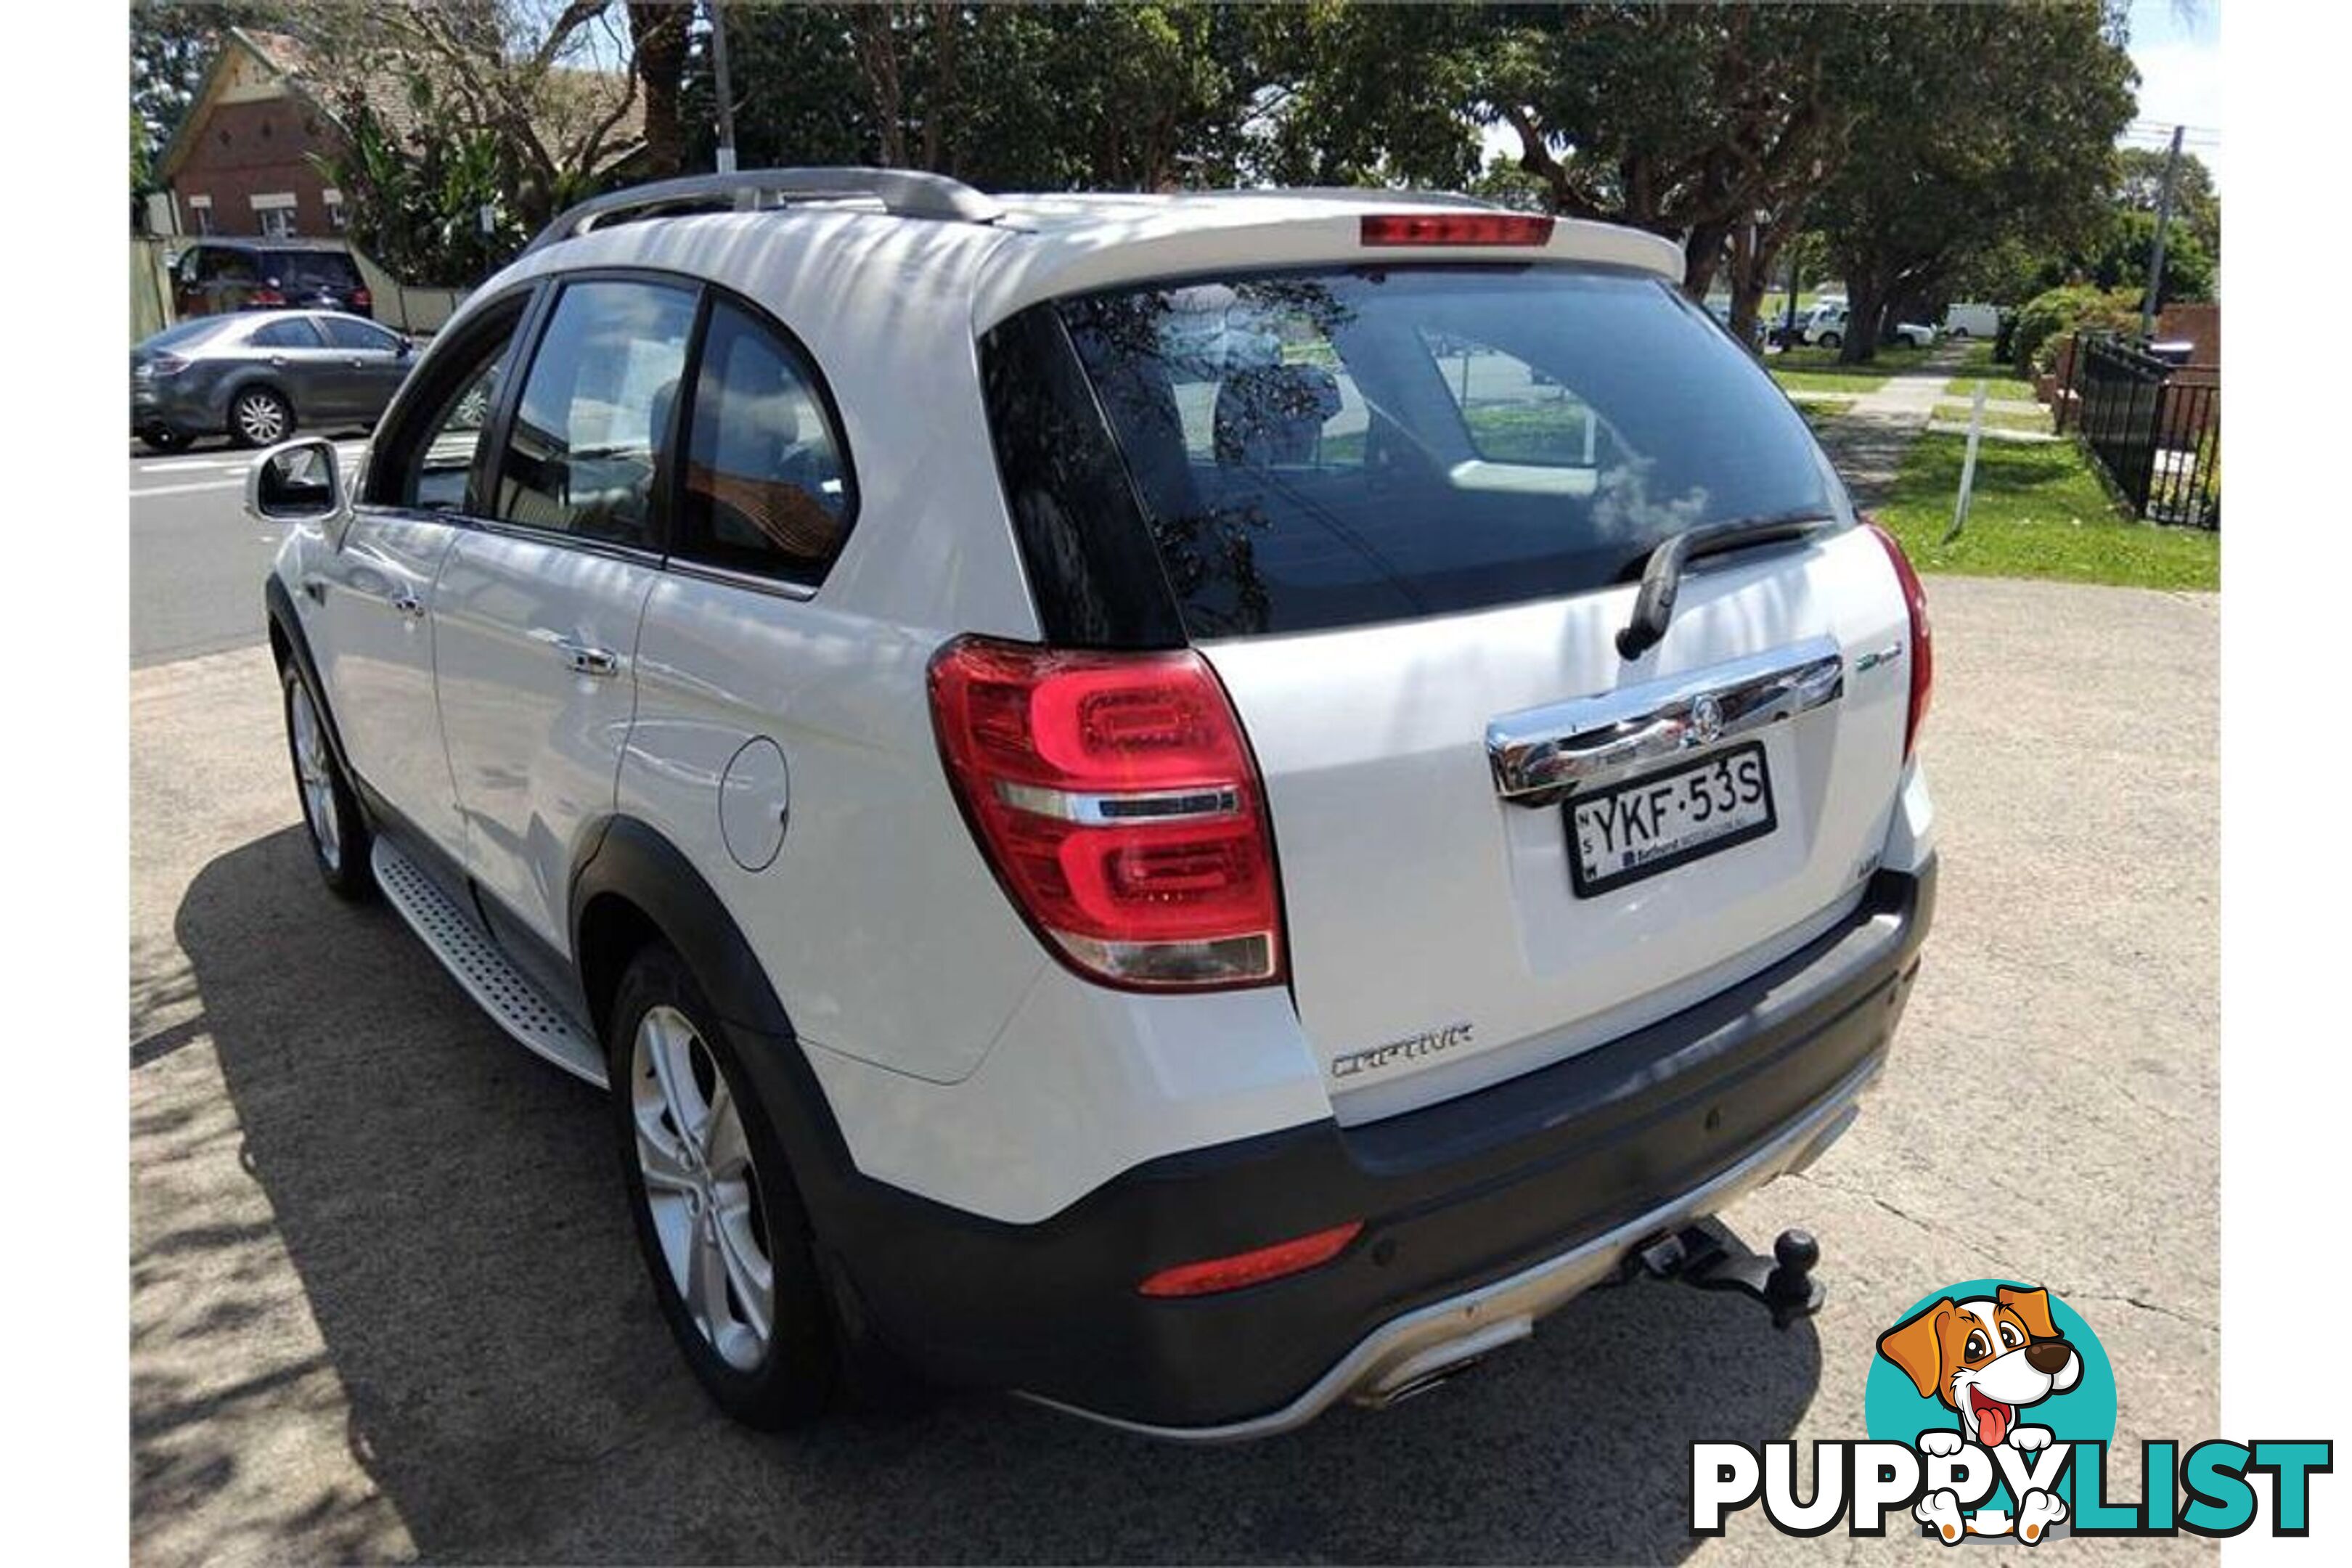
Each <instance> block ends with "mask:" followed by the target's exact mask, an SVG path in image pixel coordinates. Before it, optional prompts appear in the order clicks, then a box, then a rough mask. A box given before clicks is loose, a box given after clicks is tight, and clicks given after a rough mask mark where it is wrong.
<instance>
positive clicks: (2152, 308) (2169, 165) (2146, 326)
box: [2139, 125, 2186, 346]
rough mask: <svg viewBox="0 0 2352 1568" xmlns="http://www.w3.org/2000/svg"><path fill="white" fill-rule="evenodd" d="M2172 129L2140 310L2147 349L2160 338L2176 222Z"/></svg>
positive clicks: (2176, 149) (2176, 157)
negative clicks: (2167, 238) (2160, 305)
mask: <svg viewBox="0 0 2352 1568" xmlns="http://www.w3.org/2000/svg"><path fill="white" fill-rule="evenodd" d="M2184 129H2186V127H2183V126H2179V125H2176V126H2174V127H2173V128H2172V151H2171V152H2170V153H2167V154H2165V159H2164V190H2163V193H2162V194H2161V195H2158V197H2157V198H2156V247H2155V249H2154V250H2153V251H2152V252H2151V253H2150V255H2149V256H2148V258H2147V300H2145V301H2143V302H2142V303H2141V305H2140V308H2139V341H2140V342H2141V344H2142V345H2143V346H2144V345H2146V344H2147V342H2148V341H2149V340H2150V339H2152V338H2154V337H2155V336H2156V297H2157V294H2158V292H2159V291H2160V290H2161V289H2163V288H2164V231H2165V229H2166V228H2167V227H2168V226H2169V225H2170V224H2171V222H2172V180H2173V176H2174V175H2176V174H2179V172H2180V132H2182V131H2183V130H2184Z"/></svg>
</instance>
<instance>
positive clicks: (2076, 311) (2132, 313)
mask: <svg viewBox="0 0 2352 1568" xmlns="http://www.w3.org/2000/svg"><path fill="white" fill-rule="evenodd" d="M2139 296H2140V291H2139V290H2138V289H2112V290H2110V289H2098V288H2095V287H2093V286H2092V285H2090V284H2088V283H2074V284H2069V285H2068V286H2067V287H2065V288H2063V289H2050V290H2049V291H2048V292H2046V293H2042V294H2036V295H2035V296H2034V297H2033V298H2032V299H2031V300H2027V301H2026V302H2025V305H2024V307H2023V308H2022V309H2021V310H2019V311H2018V312H2017V331H2016V334H2015V336H2014V337H2013V338H2012V340H2011V354H2012V355H2013V356H2014V360H2013V363H2016V364H2017V365H2018V366H2019V367H2020V368H2021V369H2025V370H2028V371H2030V372H2031V373H2032V374H2035V375H2041V374H2045V373H2046V372H2047V371H2048V370H2049V369H2050V363H2051V357H2052V356H2053V354H2055V353H2057V352H2058V345H2059V344H2060V343H2061V342H2064V341H2065V340H2066V339H2068V338H2070V337H2072V336H2073V335H2074V333H2076V332H2078V331H2116V332H2128V331H2136V330H2137V328H2138V326H2139Z"/></svg>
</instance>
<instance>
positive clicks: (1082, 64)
mask: <svg viewBox="0 0 2352 1568" xmlns="http://www.w3.org/2000/svg"><path fill="white" fill-rule="evenodd" d="M1255 36H1256V35H1255V30H1254V27H1253V25H1252V22H1251V19H1250V18H1249V17H1248V16H1245V15H1244V13H1242V12H1240V11H1237V10H1235V9H1234V8H1232V7H1226V6H1215V5H1055V6H1026V5H941V4H931V3H925V4H895V5H794V6H774V7H766V6H762V7H757V8H753V7H736V8H730V11H729V13H728V35H727V37H728V49H729V54H730V67H731V68H732V74H733V76H734V78H735V79H736V81H737V82H738V83H739V84H740V83H741V82H744V81H747V80H757V81H759V82H760V84H761V89H760V90H759V91H758V92H757V93H751V92H745V91H743V90H742V89H740V86H739V88H738V92H739V101H738V103H737V104H736V106H735V134H736V142H737V145H738V147H739V149H740V156H741V158H742V161H743V162H744V163H745V164H746V165H751V164H756V163H878V164H882V165H884V166H887V167H912V168H924V169H931V170H935V171H937V172H939V173H941V174H953V175H955V176H957V177H958V178H960V179H964V180H969V181H971V182H972V183H974V184H980V185H983V186H991V187H995V188H1000V189H1004V188H1011V189H1042V190H1058V189H1068V188H1072V187H1076V186H1093V187H1097V188H1102V189H1110V190H1119V189H1127V190H1157V189H1161V188H1164V187H1168V186H1172V185H1178V184H1200V183H1210V182H1213V183H1231V182H1232V180H1233V179H1234V175H1235V174H1236V172H1237V171H1238V168H1239V157H1240V152H1241V149H1242V146H1243V144H1244V129H1243V127H1244V121H1245V119H1246V118H1247V115H1248V112H1249V109H1250V93H1251V89H1253V88H1254V87H1255V85H1256V75H1255V67H1254V65H1253V64H1252V61H1253V59H1254V58H1255V55H1254V44H1253V40H1254V38H1255ZM711 90H712V89H711V84H710V82H709V75H708V68H707V61H705V60H703V59H701V58H699V57H698V58H695V59H694V60H692V61H690V62H689V65H688V80H687V88H686V100H687V119H688V125H689V127H690V131H689V141H690V143H691V147H692V153H693V155H694V156H696V157H697V158H698V159H699V158H701V157H702V156H703V155H704V154H705V153H706V151H707V147H708V136H707V132H705V131H704V129H703V127H704V125H705V124H707V122H708V121H709V119H710V117H711V116H710V113H709V110H711V108H712V107H713V106H712V104H711V101H710V97H709V94H710V92H711Z"/></svg>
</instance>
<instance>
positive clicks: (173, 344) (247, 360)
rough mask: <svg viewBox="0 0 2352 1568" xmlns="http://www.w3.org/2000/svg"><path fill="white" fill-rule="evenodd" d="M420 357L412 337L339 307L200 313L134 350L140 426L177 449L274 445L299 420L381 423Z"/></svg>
mask: <svg viewBox="0 0 2352 1568" xmlns="http://www.w3.org/2000/svg"><path fill="white" fill-rule="evenodd" d="M414 362H415V344H413V343H412V342H409V340H408V339H406V338H404V337H403V336H401V335H400V334H399V333H398V332H395V331H392V330H391V329H389V328H387V327H381V326H378V325H377V324H376V323H375V322H373V321H366V320H364V319H362V318H361V317H358V316H349V315H345V314H343V313H342V312H341V311H339V310H266V311H246V312H240V313H238V314H236V315H225V316H204V317H199V318H197V319H196V320H194V321H182V322H180V323H179V324H178V325H176V326H172V327H166V328H165V329H164V330H163V331H160V332H157V333H156V334H155V335H154V336H153V337H152V338H149V339H148V340H147V341H146V342H142V343H141V344H139V345H138V346H137V347H135V348H133V349H132V350H131V433H132V434H133V435H135V436H137V437H139V438H140V440H141V441H142V442H143V443H144V444H145V445H146V447H148V449H149V450H151V451H157V452H176V451H178V450H180V449H181V448H182V447H185V446H187V445H188V443H189V442H191V441H194V440H195V439H196V438H197V437H203V436H210V435H226V436H227V437H228V438H229V439H230V440H231V441H233V442H235V443H236V445H238V446H240V447H267V446H270V445H272V444H274V443H276V442H278V441H283V440H285V439H286V438H287V437H289V436H291V435H293V434H294V431H295V428H296V426H297V424H298V423H299V425H301V426H306V427H308V428H310V429H314V430H333V429H339V428H350V427H355V426H373V424H374V423H375V420H376V416H378V415H380V414H382V413H383V408H384V405H385V404H387V403H389V402H391V401H392V395H393V393H394V391H395V390H397V389H398V388H399V386H400V384H401V382H402V381H403V380H404V379H405V378H406V377H407V374H408V367H409V365H410V364H411V363H414Z"/></svg>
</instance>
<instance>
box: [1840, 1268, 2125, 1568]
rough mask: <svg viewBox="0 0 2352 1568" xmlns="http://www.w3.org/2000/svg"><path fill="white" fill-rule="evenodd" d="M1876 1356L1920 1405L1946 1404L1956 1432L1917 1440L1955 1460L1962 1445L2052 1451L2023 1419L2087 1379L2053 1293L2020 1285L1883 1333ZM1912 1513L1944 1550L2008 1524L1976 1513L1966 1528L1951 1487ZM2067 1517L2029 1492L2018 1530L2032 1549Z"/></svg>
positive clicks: (1951, 1304)
mask: <svg viewBox="0 0 2352 1568" xmlns="http://www.w3.org/2000/svg"><path fill="white" fill-rule="evenodd" d="M1878 1352H1879V1354H1881V1355H1883V1356H1885V1358H1886V1359H1887V1360H1888V1361H1891V1362H1893V1363H1895V1365H1896V1366H1898V1367H1900V1368H1902V1369H1903V1373H1904V1375H1905V1376H1906V1377H1908V1378H1909V1379H1910V1380H1911V1383H1912V1386H1913V1387H1915V1388H1916V1389H1917V1390H1918V1391H1919V1393H1920V1394H1921V1396H1922V1397H1925V1398H1933V1399H1938V1400H1941V1401H1942V1402H1943V1403H1944V1404H1945V1405H1947V1406H1948V1407H1949V1408H1950V1410H1951V1411H1952V1412H1953V1414H1954V1415H1956V1416H1957V1417H1958V1421H1957V1423H1956V1426H1955V1427H1953V1428H1944V1427H1938V1428H1936V1429H1934V1430H1932V1431H1927V1432H1922V1433H1920V1434H1919V1441H1918V1448H1919V1451H1920V1452H1921V1453H1923V1454H1934V1455H1950V1454H1957V1453H1958V1452H1959V1451H1960V1446H1961V1444H1962V1443H1964V1442H1966V1443H1975V1444H1978V1445H1979V1446H1981V1447H1985V1448H1994V1447H2000V1445H2001V1444H2003V1443H2007V1444H2009V1445H2010V1446H2011V1447H2013V1448H2016V1449H2017V1450H2019V1451H2020V1452H2021V1453H2024V1454H2029V1455H2030V1454H2033V1453H2036V1452H2038V1451H2039V1450H2041V1449H2042V1448H2045V1447H2049V1446H2050V1440H2051V1433H2050V1428H2048V1427H2047V1426H2028V1425H2026V1424H2024V1423H2022V1422H2021V1421H2020V1420H2019V1419H2018V1412H2019V1411H2021V1410H2024V1409H2027V1408H2029V1407H2031V1406H2032V1405H2038V1404H2040V1403H2041V1402H2042V1401H2043V1400H2045V1399H2047V1398H2049V1397H2050V1396H2051V1395H2052V1394H2063V1393H2065V1392H2066V1391H2067V1390H2068V1389H2070V1388H2072V1387H2074V1384H2076V1383H2077V1382H2079V1381H2080V1380H2081V1378H2082V1375H2083V1358H2082V1357H2081V1356H2079V1355H2077V1354H2076V1353H2075V1352H2074V1346H2072V1345H2070V1344H2068V1343H2067V1342H2066V1341H2065V1339H2064V1337H2063V1336H2062V1335H2061V1334H2060V1333H2059V1332H2058V1330H2057V1328H2056V1327H2055V1325H2053V1323H2052V1322H2051V1321H2050V1293H2049V1292H2048V1291H2047V1290H2043V1289H2038V1288H2036V1289H2027V1288H2025V1287H2022V1286H2016V1285H2003V1286H2000V1287H1999V1288H1998V1289H1996V1290H1995V1291H1994V1292H1993V1294H1992V1295H1990V1296H1974V1297H1970V1298H1969V1300H1965V1301H1955V1300H1951V1299H1950V1298H1949V1297H1946V1298H1945V1299H1944V1300H1940V1301H1937V1302H1936V1303H1935V1304H1934V1305H1933V1306H1930V1307H1927V1308H1924V1309H1922V1310H1920V1311H1919V1312H1917V1313H1916V1314H1915V1315H1913V1316H1912V1317H1909V1318H1906V1319H1905V1320H1904V1321H1902V1322H1900V1323H1897V1324H1895V1327H1893V1328H1891V1329H1889V1330H1887V1331H1886V1332H1885V1333H1884V1334H1882V1335H1880V1336H1879V1339H1878ZM1913 1511H1914V1513H1915V1515H1916V1517H1917V1519H1918V1520H1919V1522H1920V1523H1922V1524H1927V1525H1932V1526H1933V1527H1934V1528H1935V1529H1936V1531H1937V1533H1938V1534H1940V1535H1941V1536H1942V1537H1943V1538H1944V1540H1945V1542H1947V1543H1950V1542H1957V1541H1958V1540H1959V1538H1960V1536H1961V1534H1962V1533H1963V1532H1964V1531H1972V1532H1974V1533H1978V1534H1984V1533H1998V1532H2004V1531H2000V1530H1999V1526H2000V1524H2003V1523H2005V1522H2006V1521H2000V1520H1999V1519H1998V1518H1997V1517H1996V1518H1993V1519H1988V1518H1987V1517H1986V1515H1984V1514H1982V1513H1979V1514H1978V1515H1976V1516H1974V1517H1973V1518H1971V1519H1969V1520H1968V1521H1965V1523H1964V1522H1963V1521H1962V1519H1961V1517H1960V1508H1959V1500H1958V1497H1957V1496H1956V1495H1955V1494H1954V1493H1953V1492H1952V1491H1951V1490H1950V1489H1948V1488H1947V1489H1942V1490H1939V1491H1935V1492H1931V1493H1929V1494H1928V1495H1927V1496H1926V1497H1924V1498H1922V1499H1921V1500H1919V1504H1918V1507H1917V1508H1916V1509H1915V1510H1913ZM2065 1517H2066V1505H2065V1503H2064V1502H2063V1501H2062V1500H2060V1499H2058V1498H2057V1497H2055V1496H2053V1495H2052V1494H2051V1493H2049V1492H2046V1491H2040V1490H2035V1491H2030V1492H2028V1493H2026V1495H2025V1496H2024V1497H2022V1498H2021V1499H2019V1500H2018V1510H2017V1522H2016V1527H2015V1528H2016V1532H2017V1534H2018V1536H2019V1537H2020V1538H2021V1540H2023V1541H2025V1542H2027V1543H2028V1544H2032V1543H2033V1542H2039V1541H2040V1540H2041V1539H2042V1536H2043V1535H2044V1534H2046V1533H2048V1531H2049V1529H2050V1527H2051V1526H2052V1525H2053V1524H2056V1523H2059V1522H2060V1521H2063V1520H2064V1519H2065ZM1988 1525H1990V1526H1993V1527H1994V1528H1993V1530H1991V1531H1988V1529H1987V1526H1988Z"/></svg>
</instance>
